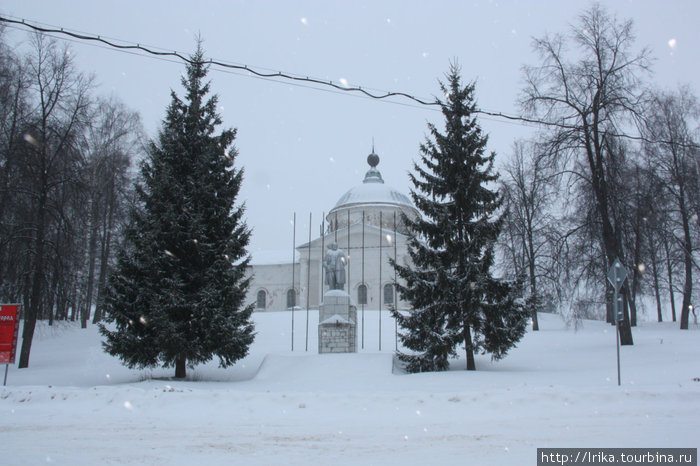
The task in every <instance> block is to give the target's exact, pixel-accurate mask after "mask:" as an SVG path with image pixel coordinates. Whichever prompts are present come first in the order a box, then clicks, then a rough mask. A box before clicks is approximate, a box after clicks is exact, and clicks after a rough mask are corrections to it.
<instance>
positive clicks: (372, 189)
mask: <svg viewBox="0 0 700 466" xmlns="http://www.w3.org/2000/svg"><path fill="white" fill-rule="evenodd" d="M367 163H368V164H369V166H370V167H369V170H368V171H367V173H366V174H365V177H364V180H363V181H362V183H361V184H359V185H357V186H355V187H353V188H351V189H350V190H349V191H347V192H346V193H345V194H343V195H342V196H341V197H340V199H338V202H336V204H335V206H333V208H332V209H331V210H330V211H329V212H328V215H326V218H325V220H326V221H325V222H324V225H326V226H325V228H324V230H325V234H324V235H322V236H319V237H318V238H316V239H314V240H312V241H311V242H310V243H305V244H302V245H300V246H297V248H296V256H295V257H294V259H293V258H292V257H291V256H292V253H291V252H290V253H289V259H288V260H279V259H280V258H279V257H277V258H276V259H275V258H274V257H268V256H267V255H266V254H265V253H253V254H252V256H253V257H252V261H251V273H252V274H253V280H252V282H251V286H250V288H249V290H248V297H247V302H254V303H255V310H256V311H285V310H291V309H292V308H294V307H296V309H306V308H307V306H308V308H309V309H318V307H319V304H320V303H321V301H322V297H323V293H324V292H325V291H327V290H328V287H327V285H326V284H325V283H324V281H325V280H324V275H325V274H324V272H323V266H322V261H323V257H324V256H325V254H326V251H327V250H328V248H329V247H330V246H331V245H332V244H333V243H337V244H338V247H339V249H342V250H343V251H344V252H345V254H346V256H347V264H346V267H345V272H346V283H345V285H344V290H345V292H347V293H348V294H349V295H350V297H351V298H352V300H353V302H354V304H355V305H356V306H357V308H358V309H360V308H363V309H382V310H386V309H392V308H395V307H396V308H398V309H407V303H405V302H403V301H400V300H399V297H398V294H397V292H396V288H395V286H394V283H395V281H396V280H397V278H398V277H397V276H396V274H395V271H394V268H393V267H392V266H391V264H390V263H389V259H395V260H396V261H397V262H398V263H399V264H406V263H407V262H408V260H409V258H408V254H407V246H406V240H407V236H406V233H407V230H406V227H405V225H404V223H403V221H402V214H404V215H406V216H407V217H408V218H417V216H418V215H419V212H418V210H417V209H416V208H415V207H414V206H413V204H412V203H411V201H410V199H409V198H408V196H406V195H405V194H403V193H401V192H399V191H397V190H396V189H394V188H392V187H390V186H388V185H386V184H385V183H384V180H383V179H382V175H381V173H380V172H379V170H378V169H377V165H378V164H379V157H378V156H377V154H375V153H374V149H373V150H372V153H371V154H370V155H369V156H368V157H367Z"/></svg>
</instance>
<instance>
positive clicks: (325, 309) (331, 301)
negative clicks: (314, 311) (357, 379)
mask: <svg viewBox="0 0 700 466" xmlns="http://www.w3.org/2000/svg"><path fill="white" fill-rule="evenodd" d="M318 321H319V324H318V352H319V353H356V352H357V330H356V329H357V307H355V305H354V304H353V303H352V299H351V298H350V295H348V294H347V293H346V292H344V291H342V290H330V291H327V292H326V293H325V294H324V295H323V302H322V303H321V306H320V307H319V315H318Z"/></svg>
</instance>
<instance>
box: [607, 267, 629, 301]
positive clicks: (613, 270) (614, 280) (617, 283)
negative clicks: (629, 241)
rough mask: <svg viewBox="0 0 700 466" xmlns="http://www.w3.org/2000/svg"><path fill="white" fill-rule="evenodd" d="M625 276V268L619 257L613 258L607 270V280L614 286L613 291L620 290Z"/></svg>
mask: <svg viewBox="0 0 700 466" xmlns="http://www.w3.org/2000/svg"><path fill="white" fill-rule="evenodd" d="M625 278H627V269H625V268H624V267H623V266H622V263H621V262H620V259H615V262H613V265H612V266H611V267H610V270H608V281H609V282H610V284H611V285H612V286H613V288H615V293H618V292H619V291H620V288H621V287H622V284H623V283H624V281H625Z"/></svg>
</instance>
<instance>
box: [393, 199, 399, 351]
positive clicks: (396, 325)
mask: <svg viewBox="0 0 700 466" xmlns="http://www.w3.org/2000/svg"><path fill="white" fill-rule="evenodd" d="M396 241H397V237H396V211H394V264H396V263H397V262H396ZM394 312H399V301H398V293H397V291H396V267H394ZM394 346H395V351H398V350H399V323H398V321H397V320H396V317H394Z"/></svg>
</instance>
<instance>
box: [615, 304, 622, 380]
mask: <svg viewBox="0 0 700 466" xmlns="http://www.w3.org/2000/svg"><path fill="white" fill-rule="evenodd" d="M620 314H622V297H621V296H620V292H619V291H617V290H616V291H615V335H617V336H616V337H615V342H616V343H617V386H618V387H619V386H620Z"/></svg>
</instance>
